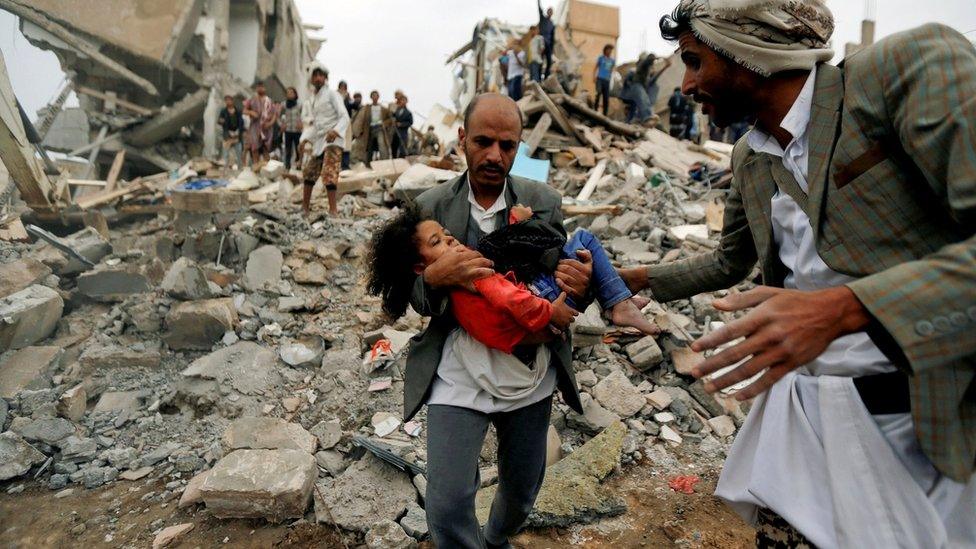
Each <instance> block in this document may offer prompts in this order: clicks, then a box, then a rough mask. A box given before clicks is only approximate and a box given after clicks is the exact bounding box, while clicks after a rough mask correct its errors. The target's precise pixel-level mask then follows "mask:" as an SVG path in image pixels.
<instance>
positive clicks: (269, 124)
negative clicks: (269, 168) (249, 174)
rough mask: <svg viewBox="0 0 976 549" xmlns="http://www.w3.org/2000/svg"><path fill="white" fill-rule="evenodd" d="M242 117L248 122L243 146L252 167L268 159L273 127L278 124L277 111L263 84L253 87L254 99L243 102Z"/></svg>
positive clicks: (272, 138)
mask: <svg viewBox="0 0 976 549" xmlns="http://www.w3.org/2000/svg"><path fill="white" fill-rule="evenodd" d="M244 115H245V116H247V117H248V119H249V121H250V125H249V126H248V127H247V139H245V144H246V145H247V150H248V151H249V152H250V154H251V162H250V165H251V166H254V165H255V164H257V163H258V162H259V161H261V159H264V160H267V159H268V156H269V155H270V153H271V144H272V141H273V140H274V127H275V124H277V122H278V109H276V108H275V104H274V101H272V100H271V98H270V97H268V95H267V91H266V90H265V88H264V82H258V83H257V84H255V85H254V97H252V98H250V99H248V100H247V101H245V102H244Z"/></svg>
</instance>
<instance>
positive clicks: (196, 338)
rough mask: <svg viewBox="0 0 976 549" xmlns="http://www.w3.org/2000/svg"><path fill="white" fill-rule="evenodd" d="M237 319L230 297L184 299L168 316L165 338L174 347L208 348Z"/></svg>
mask: <svg viewBox="0 0 976 549" xmlns="http://www.w3.org/2000/svg"><path fill="white" fill-rule="evenodd" d="M236 322H237V313H236V311H235V309H234V303H233V301H232V300H231V299H229V298H221V299H204V300H200V301H184V302H182V303H180V304H179V305H177V306H175V307H173V308H172V309H170V311H169V314H167V315H166V328H167V331H166V333H165V334H164V335H163V341H165V342H166V344H167V345H169V346H170V348H171V349H177V350H184V349H196V350H207V349H210V348H211V347H213V345H214V343H217V342H218V341H220V339H221V338H222V337H223V335H224V332H226V331H228V330H231V329H233V327H234V324H235V323H236Z"/></svg>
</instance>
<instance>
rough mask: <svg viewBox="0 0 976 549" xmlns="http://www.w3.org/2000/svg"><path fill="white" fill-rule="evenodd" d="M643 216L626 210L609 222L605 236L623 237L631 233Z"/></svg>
mask: <svg viewBox="0 0 976 549" xmlns="http://www.w3.org/2000/svg"><path fill="white" fill-rule="evenodd" d="M644 215H645V214H643V213H640V212H637V211H634V210H628V211H626V212H624V213H622V214H621V215H618V216H617V217H614V218H613V219H612V220H611V221H610V227H609V228H608V230H607V234H609V235H611V236H625V235H628V234H630V233H631V231H633V230H634V229H636V228H637V225H638V224H640V222H641V220H642V219H643V217H644Z"/></svg>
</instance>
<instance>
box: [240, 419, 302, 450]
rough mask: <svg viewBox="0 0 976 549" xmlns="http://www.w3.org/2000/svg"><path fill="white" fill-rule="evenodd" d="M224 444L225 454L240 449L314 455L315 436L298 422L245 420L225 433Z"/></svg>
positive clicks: (241, 420)
mask: <svg viewBox="0 0 976 549" xmlns="http://www.w3.org/2000/svg"><path fill="white" fill-rule="evenodd" d="M221 444H222V445H223V448H224V450H225V451H227V452H230V451H232V450H240V449H251V450H258V449H267V450H275V449H291V450H301V451H303V452H306V453H308V454H311V453H313V452H315V446H316V441H315V436H314V435H312V434H311V433H309V432H308V431H306V430H305V428H304V427H302V426H301V425H299V424H298V423H290V422H288V421H285V420H283V419H280V418H272V417H242V418H240V419H236V420H234V421H233V422H232V423H231V424H230V426H229V427H227V429H226V430H225V431H224V435H223V437H222V438H221Z"/></svg>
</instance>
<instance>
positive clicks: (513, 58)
mask: <svg viewBox="0 0 976 549" xmlns="http://www.w3.org/2000/svg"><path fill="white" fill-rule="evenodd" d="M505 55H506V56H507V57H508V71H507V72H506V74H507V75H508V96H509V97H511V98H512V99H514V100H515V101H518V100H519V99H522V80H523V79H524V78H525V52H524V51H522V47H521V46H519V45H518V44H515V46H513V47H512V49H510V50H508V52H506V53H505Z"/></svg>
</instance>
